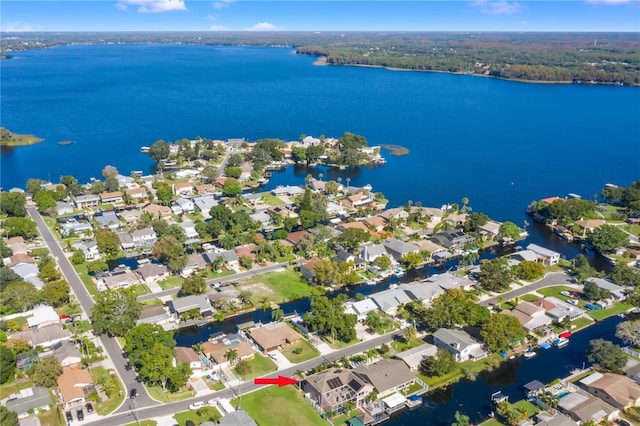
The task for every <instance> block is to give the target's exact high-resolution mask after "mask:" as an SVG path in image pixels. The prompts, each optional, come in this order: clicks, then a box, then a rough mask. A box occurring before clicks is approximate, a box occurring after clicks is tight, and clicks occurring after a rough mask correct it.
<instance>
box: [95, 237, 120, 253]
mask: <svg viewBox="0 0 640 426" xmlns="http://www.w3.org/2000/svg"><path fill="white" fill-rule="evenodd" d="M96 243H97V244H98V250H100V253H102V254H104V256H105V258H107V259H109V260H111V259H116V258H117V257H118V255H119V254H120V239H119V238H118V234H116V233H115V232H113V231H109V230H102V231H97V232H96Z"/></svg>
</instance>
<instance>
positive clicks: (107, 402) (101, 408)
mask: <svg viewBox="0 0 640 426" xmlns="http://www.w3.org/2000/svg"><path fill="white" fill-rule="evenodd" d="M104 374H109V373H108V372H107V371H106V370H105V369H104V368H103V367H92V368H91V377H92V378H93V381H94V382H97V381H98V377H100V376H102V375H104ZM112 377H113V379H114V381H115V383H116V386H117V388H118V389H117V390H115V391H114V393H113V394H112V395H111V398H107V399H103V400H101V401H99V402H96V404H95V408H96V413H98V414H100V415H101V416H106V415H107V414H111V413H112V412H113V411H114V410H115V409H116V408H118V407H119V406H120V404H122V401H124V398H125V396H126V393H127V392H126V390H125V388H124V386H123V385H122V382H121V381H120V379H119V378H118V376H117V375H115V376H112Z"/></svg>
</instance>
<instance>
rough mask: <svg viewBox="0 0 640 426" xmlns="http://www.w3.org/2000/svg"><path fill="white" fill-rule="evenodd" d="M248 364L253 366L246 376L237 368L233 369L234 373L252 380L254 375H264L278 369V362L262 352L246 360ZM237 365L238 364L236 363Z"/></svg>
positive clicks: (241, 377)
mask: <svg viewBox="0 0 640 426" xmlns="http://www.w3.org/2000/svg"><path fill="white" fill-rule="evenodd" d="M243 362H247V363H248V365H249V366H250V367H251V372H250V373H249V374H247V375H246V376H241V375H240V374H239V373H238V372H237V371H236V369H235V368H234V369H233V374H235V375H236V376H238V377H239V378H240V379H242V380H251V379H253V378H254V377H260V376H264V375H265V374H269V373H273V372H274V371H276V370H277V369H278V367H277V366H276V364H275V363H274V362H273V361H271V360H270V359H269V358H267V357H264V356H262V355H260V354H256V355H255V356H254V357H253V358H252V359H248V360H246V361H243ZM236 367H237V364H236Z"/></svg>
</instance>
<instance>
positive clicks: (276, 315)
mask: <svg viewBox="0 0 640 426" xmlns="http://www.w3.org/2000/svg"><path fill="white" fill-rule="evenodd" d="M282 318H284V312H283V311H282V309H280V308H278V309H274V310H273V311H271V319H272V320H273V321H275V322H280V321H282Z"/></svg>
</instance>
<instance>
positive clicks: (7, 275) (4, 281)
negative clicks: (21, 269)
mask: <svg viewBox="0 0 640 426" xmlns="http://www.w3.org/2000/svg"><path fill="white" fill-rule="evenodd" d="M21 280H22V277H21V276H20V275H18V274H16V273H15V272H14V271H13V269H11V268H8V267H6V266H0V292H1V291H3V290H4V289H5V287H6V286H7V285H9V284H11V283H14V282H16V281H21Z"/></svg>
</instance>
